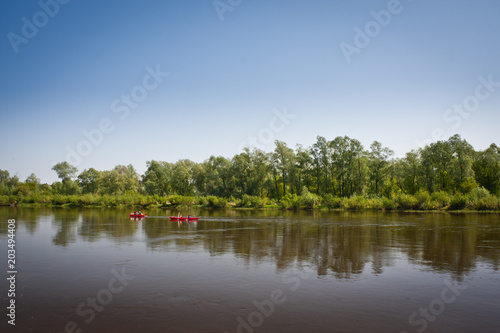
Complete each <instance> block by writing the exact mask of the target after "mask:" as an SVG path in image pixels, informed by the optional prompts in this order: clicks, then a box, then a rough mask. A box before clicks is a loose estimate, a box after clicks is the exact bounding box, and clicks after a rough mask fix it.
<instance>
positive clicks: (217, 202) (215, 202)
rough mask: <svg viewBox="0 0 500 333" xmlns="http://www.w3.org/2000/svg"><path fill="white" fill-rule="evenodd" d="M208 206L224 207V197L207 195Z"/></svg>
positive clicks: (225, 204)
mask: <svg viewBox="0 0 500 333" xmlns="http://www.w3.org/2000/svg"><path fill="white" fill-rule="evenodd" d="M207 201H208V207H213V208H225V207H226V206H227V199H226V198H218V197H216V196H213V195H210V196H208V197H207Z"/></svg>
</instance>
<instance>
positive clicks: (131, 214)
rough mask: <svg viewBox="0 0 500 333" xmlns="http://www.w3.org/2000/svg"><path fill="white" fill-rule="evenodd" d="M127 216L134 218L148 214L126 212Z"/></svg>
mask: <svg viewBox="0 0 500 333" xmlns="http://www.w3.org/2000/svg"><path fill="white" fill-rule="evenodd" d="M128 216H130V217H134V218H136V217H147V216H148V214H135V213H130V214H128Z"/></svg>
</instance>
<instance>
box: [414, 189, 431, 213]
mask: <svg viewBox="0 0 500 333" xmlns="http://www.w3.org/2000/svg"><path fill="white" fill-rule="evenodd" d="M415 199H417V206H418V208H421V209H428V208H426V206H427V203H428V202H429V201H430V199H431V196H430V194H429V192H427V191H424V190H420V191H418V192H417V194H415Z"/></svg>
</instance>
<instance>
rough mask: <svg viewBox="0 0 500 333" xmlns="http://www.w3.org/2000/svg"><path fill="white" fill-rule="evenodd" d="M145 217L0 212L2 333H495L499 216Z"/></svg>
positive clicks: (498, 321)
mask: <svg viewBox="0 0 500 333" xmlns="http://www.w3.org/2000/svg"><path fill="white" fill-rule="evenodd" d="M148 213H149V214H150V215H151V216H155V217H149V218H147V219H145V220H141V221H137V220H130V219H129V218H128V211H126V210H118V209H85V210H74V209H27V208H23V209H13V208H0V254H1V257H0V263H1V264H0V267H1V268H2V271H3V272H4V273H2V274H3V275H4V276H7V273H6V272H7V220H8V219H16V221H17V222H16V223H17V230H16V231H17V237H16V250H17V258H16V259H17V262H16V264H17V270H18V274H17V281H16V305H17V307H16V326H15V327H14V326H11V325H8V324H7V320H8V317H7V316H6V306H7V301H8V297H7V290H8V289H9V286H8V284H7V281H6V279H5V278H3V279H2V282H1V283H0V288H1V303H2V304H1V305H2V307H1V310H0V314H1V315H2V320H1V323H0V328H1V332H7V331H8V332H58V333H59V332H97V333H100V332H122V333H127V332H245V333H248V332H292V333H293V332H395V333H400V332H407V333H410V332H499V331H500V272H499V267H500V222H499V221H500V218H499V215H498V214H484V215H480V214H398V213H372V212H369V213H350V212H349V213H348V212H283V211H236V210H232V211H196V210H192V211H190V212H189V213H191V214H192V215H199V216H200V220H199V222H196V223H194V222H193V223H186V222H184V223H182V224H179V223H177V222H169V220H168V219H166V218H165V216H167V215H169V214H172V213H173V212H169V211H164V210H149V211H148ZM185 213H186V214H187V213H188V212H187V211H186V212H185ZM173 214H175V213H173Z"/></svg>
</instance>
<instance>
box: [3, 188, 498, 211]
mask: <svg viewBox="0 0 500 333" xmlns="http://www.w3.org/2000/svg"><path fill="white" fill-rule="evenodd" d="M0 206H16V207H130V208H142V209H145V208H172V207H178V206H186V207H199V208H214V209H217V208H234V209H287V210H305V209H309V210H310V209H315V210H316V209H332V210H354V211H358V210H374V211H494V212H499V211H500V199H499V198H498V197H497V196H495V195H492V194H489V193H487V192H484V191H473V192H471V193H469V194H466V195H464V194H454V195H451V194H448V193H445V192H435V193H433V194H429V193H427V192H420V193H418V194H416V195H408V194H398V195H395V196H393V197H391V198H387V197H370V196H352V197H349V198H346V197H343V198H342V197H333V196H329V195H327V196H325V197H324V198H323V197H320V196H317V195H314V194H311V193H307V194H305V195H296V194H287V195H286V196H285V197H283V198H281V199H280V200H272V199H270V198H266V197H264V198H261V197H255V196H248V195H244V196H243V197H242V198H222V197H216V196H194V197H193V196H180V195H170V196H166V197H161V196H157V195H154V196H153V195H143V194H139V193H134V194H130V193H129V194H123V195H96V194H83V195H60V194H44V195H41V194H38V195H29V196H25V197H23V196H18V195H12V196H5V195H3V196H0Z"/></svg>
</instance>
